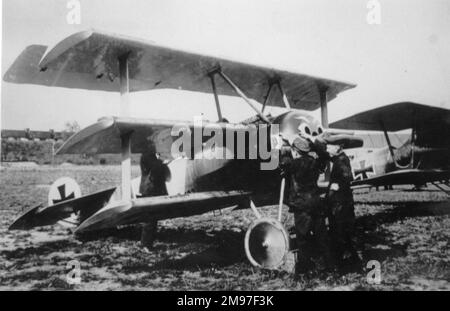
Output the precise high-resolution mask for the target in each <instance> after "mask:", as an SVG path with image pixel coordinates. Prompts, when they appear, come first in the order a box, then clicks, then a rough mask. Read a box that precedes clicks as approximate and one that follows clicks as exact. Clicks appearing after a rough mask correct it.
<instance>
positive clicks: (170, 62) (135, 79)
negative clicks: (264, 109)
mask: <svg viewBox="0 0 450 311" xmlns="http://www.w3.org/2000/svg"><path fill="white" fill-rule="evenodd" d="M124 54H128V55H129V58H128V59H129V77H130V90H131V91H144V90H152V89H164V88H168V89H184V90H189V91H197V92H204V93H212V88H211V82H210V79H209V77H208V72H209V71H211V70H212V69H213V68H217V66H220V67H221V69H222V71H223V72H224V73H225V74H227V75H228V76H229V77H230V78H231V79H232V80H233V81H234V82H235V83H236V84H237V85H238V86H239V88H240V89H241V90H242V91H243V92H244V93H245V94H246V95H247V96H248V97H250V98H253V99H255V100H256V101H258V102H263V101H264V99H265V96H266V94H267V90H268V88H269V81H271V80H273V79H279V80H280V82H281V84H282V86H283V89H284V91H285V93H286V95H287V97H288V99H289V101H290V103H291V106H292V108H301V109H306V110H315V109H317V108H319V107H320V104H319V103H320V98H319V91H318V87H319V85H321V86H324V87H326V88H327V98H328V100H332V99H333V98H335V97H336V96H337V95H338V94H339V93H340V92H343V91H345V90H348V89H350V88H353V87H355V85H353V84H349V83H344V82H339V81H333V80H329V79H323V78H318V77H313V76H309V75H305V74H301V73H297V72H292V71H287V70H280V69H273V68H271V67H268V66H261V65H253V64H246V63H241V62H238V61H234V60H230V59H225V58H220V57H213V56H208V55H202V54H198V53H193V52H188V51H183V50H179V49H174V48H170V47H167V46H162V45H159V44H156V43H154V42H149V41H143V40H138V39H133V38H128V37H125V36H120V35H115V34H107V33H103V32H98V31H94V30H89V31H83V32H79V33H76V34H74V35H72V36H70V37H68V38H66V39H64V40H62V41H61V42H59V43H58V44H56V45H55V46H54V47H52V48H49V49H46V48H45V47H43V46H36V45H35V46H30V47H28V48H27V49H26V50H25V51H24V52H23V53H22V54H21V55H20V56H19V57H18V59H17V60H16V61H15V62H14V64H13V65H12V66H11V68H9V70H8V71H7V72H6V74H5V76H4V80H5V81H8V82H14V83H31V84H39V85H46V86H58V87H66V88H80V89H88V90H101V91H110V92H119V78H118V77H119V72H118V71H119V68H118V62H117V59H118V57H120V56H121V55H124ZM216 80H217V81H216V84H217V91H218V93H219V94H221V95H231V96H234V95H235V93H234V91H233V90H232V89H231V88H230V87H229V86H228V85H227V84H226V83H225V82H224V81H222V79H216ZM273 97H274V96H273ZM273 97H272V96H271V98H270V100H269V102H268V104H269V105H275V106H284V105H283V103H282V100H281V96H280V95H279V96H278V98H273Z"/></svg>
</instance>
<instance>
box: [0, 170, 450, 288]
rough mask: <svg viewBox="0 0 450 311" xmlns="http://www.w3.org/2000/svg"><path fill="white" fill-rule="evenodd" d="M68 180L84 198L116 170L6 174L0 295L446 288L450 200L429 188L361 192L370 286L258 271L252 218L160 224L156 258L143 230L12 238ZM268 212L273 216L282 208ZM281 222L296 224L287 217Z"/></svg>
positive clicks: (233, 215) (354, 277) (49, 232)
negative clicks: (247, 246)
mask: <svg viewBox="0 0 450 311" xmlns="http://www.w3.org/2000/svg"><path fill="white" fill-rule="evenodd" d="M133 174H134V175H135V176H136V175H137V174H138V169H137V168H135V167H134V168H133ZM62 176H69V177H73V178H74V179H75V180H77V181H78V182H79V184H80V186H81V190H82V193H84V194H87V193H90V192H93V191H96V190H101V189H105V188H107V187H109V186H113V185H117V184H118V183H119V180H120V169H119V168H118V167H75V166H66V167H22V168H6V169H2V170H0V290H53V289H58V290H66V289H75V290H450V269H449V268H450V250H449V241H450V216H449V215H450V202H449V201H448V198H447V197H446V196H445V195H444V194H443V193H441V192H439V191H437V190H436V189H434V188H431V187H430V188H428V189H427V191H417V192H413V191H410V190H409V189H410V187H404V188H402V189H395V190H391V191H380V192H376V191H367V190H359V191H358V192H356V193H355V200H356V213H357V240H358V247H359V250H360V254H361V256H362V257H363V261H364V263H367V262H368V261H370V260H378V261H379V262H380V263H381V284H379V285H377V284H369V283H368V282H367V270H366V271H364V270H363V271H359V272H355V271H353V272H352V271H348V272H347V273H317V272H313V273H311V274H309V275H306V276H304V277H303V278H301V279H299V280H294V278H293V277H292V273H290V271H289V270H290V268H292V265H290V266H289V265H286V266H285V267H284V270H280V271H269V270H262V269H257V268H253V267H252V266H251V265H250V263H249V262H248V261H247V259H246V257H245V253H244V247H243V240H244V235H245V231H246V230H247V228H248V226H249V225H250V223H251V222H252V221H253V220H254V216H253V214H252V213H251V211H236V212H231V211H230V210H229V209H227V210H223V211H222V213H221V215H220V214H219V213H216V214H215V215H214V214H213V213H212V212H211V213H208V214H204V215H200V216H196V217H191V218H186V219H173V220H166V221H161V222H160V223H159V232H158V240H157V241H156V243H155V247H154V249H152V250H150V251H145V250H143V249H142V248H140V246H139V241H138V240H139V239H138V234H137V230H127V231H126V232H122V233H121V232H119V233H117V234H116V235H115V236H113V237H101V238H99V239H98V240H91V241H84V242H81V241H78V240H76V239H75V238H74V237H73V236H72V235H71V234H70V232H68V229H64V228H62V227H60V226H53V227H45V228H38V229H35V230H32V231H26V232H25V231H15V232H11V231H8V230H7V228H8V226H9V225H10V224H11V223H12V222H13V220H14V219H15V218H16V217H17V216H19V215H20V214H21V213H22V211H24V210H26V209H27V208H30V207H31V206H34V205H36V203H40V202H46V200H47V192H48V189H49V187H50V185H51V183H52V182H53V181H54V180H56V179H57V178H59V177H62ZM262 212H263V213H264V214H265V215H273V216H274V215H275V214H276V208H273V207H272V208H271V207H266V208H263V209H262ZM284 221H285V223H286V225H287V226H290V225H291V223H292V218H291V217H289V214H288V213H287V211H285V220H284ZM71 260H77V261H78V262H79V263H80V268H81V275H80V277H81V283H80V284H77V285H70V284H68V283H67V282H66V275H67V273H68V272H69V271H70V268H67V263H68V262H70V261H71Z"/></svg>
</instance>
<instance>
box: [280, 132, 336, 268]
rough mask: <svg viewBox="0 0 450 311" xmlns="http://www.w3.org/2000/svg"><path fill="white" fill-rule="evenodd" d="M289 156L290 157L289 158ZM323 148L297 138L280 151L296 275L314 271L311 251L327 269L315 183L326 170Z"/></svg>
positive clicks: (324, 232)
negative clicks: (290, 214) (291, 218)
mask: <svg viewBox="0 0 450 311" xmlns="http://www.w3.org/2000/svg"><path fill="white" fill-rule="evenodd" d="M289 153H292V154H289ZM327 158H328V154H327V153H326V144H325V142H323V141H320V140H319V139H316V140H315V142H314V143H313V142H311V141H310V140H309V139H306V138H303V137H300V136H298V137H297V138H296V139H295V140H294V141H293V143H292V146H291V148H286V149H284V150H282V157H281V163H280V164H281V169H282V174H283V175H284V178H286V185H287V188H286V190H287V204H288V205H289V207H290V211H291V212H293V213H294V222H295V231H296V237H297V247H298V252H297V262H296V267H295V272H296V274H301V273H305V272H307V271H309V270H311V268H313V267H314V262H313V261H312V260H311V258H312V257H313V250H314V249H318V250H319V251H320V255H321V256H322V259H323V261H324V268H331V266H332V262H331V261H332V260H331V253H330V251H329V241H328V232H327V229H326V225H325V216H326V213H325V212H326V211H325V207H324V205H323V204H322V201H321V199H320V193H319V187H318V185H317V181H318V178H319V175H320V173H321V172H322V171H323V170H324V168H325V166H326V160H327Z"/></svg>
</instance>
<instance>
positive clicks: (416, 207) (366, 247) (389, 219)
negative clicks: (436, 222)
mask: <svg viewBox="0 0 450 311" xmlns="http://www.w3.org/2000/svg"><path fill="white" fill-rule="evenodd" d="M379 204H381V203H380V202H377V203H376V204H375V203H374V205H379ZM389 204H393V205H394V208H393V209H390V210H386V211H383V212H380V213H377V214H374V215H364V216H360V217H357V219H356V228H355V230H356V240H357V249H359V250H362V255H363V258H364V260H365V262H367V261H369V260H372V259H375V260H378V261H380V262H381V261H383V260H385V259H386V258H395V257H402V256H405V255H406V249H407V245H400V244H394V243H393V241H392V239H391V234H390V233H388V232H384V231H380V230H377V229H378V228H379V227H380V226H381V225H382V224H389V223H395V222H398V221H402V220H404V219H406V218H411V217H426V216H439V215H450V205H449V202H442V201H441V202H389Z"/></svg>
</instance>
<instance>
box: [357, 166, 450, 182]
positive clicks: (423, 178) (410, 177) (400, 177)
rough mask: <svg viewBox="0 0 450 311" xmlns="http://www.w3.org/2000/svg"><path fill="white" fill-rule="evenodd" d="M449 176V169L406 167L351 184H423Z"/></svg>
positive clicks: (446, 178)
mask: <svg viewBox="0 0 450 311" xmlns="http://www.w3.org/2000/svg"><path fill="white" fill-rule="evenodd" d="M449 178H450V170H438V169H435V170H419V169H406V170H399V171H395V172H390V173H386V174H384V175H380V176H376V177H373V178H368V179H362V180H355V181H353V182H352V186H361V185H369V186H384V185H423V184H426V183H428V182H434V181H441V180H448V179H449Z"/></svg>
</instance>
